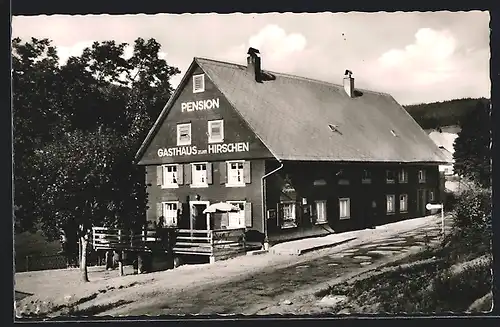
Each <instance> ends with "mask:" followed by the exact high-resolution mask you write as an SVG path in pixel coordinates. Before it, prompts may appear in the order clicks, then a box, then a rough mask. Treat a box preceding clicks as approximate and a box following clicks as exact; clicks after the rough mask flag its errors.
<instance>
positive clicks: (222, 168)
mask: <svg viewBox="0 0 500 327" xmlns="http://www.w3.org/2000/svg"><path fill="white" fill-rule="evenodd" d="M219 174H220V183H221V184H226V183H227V162H225V161H223V162H219Z"/></svg>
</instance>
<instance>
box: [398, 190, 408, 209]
mask: <svg viewBox="0 0 500 327" xmlns="http://www.w3.org/2000/svg"><path fill="white" fill-rule="evenodd" d="M399 211H400V212H407V211H408V195H407V194H401V195H400V196H399Z"/></svg>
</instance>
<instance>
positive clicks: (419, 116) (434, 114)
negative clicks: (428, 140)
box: [404, 98, 490, 129]
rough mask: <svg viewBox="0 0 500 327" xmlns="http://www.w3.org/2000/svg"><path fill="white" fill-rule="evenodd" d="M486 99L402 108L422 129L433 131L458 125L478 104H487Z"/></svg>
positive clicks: (469, 99)
mask: <svg viewBox="0 0 500 327" xmlns="http://www.w3.org/2000/svg"><path fill="white" fill-rule="evenodd" d="M489 101H490V100H488V99H485V98H479V99H471V98H465V99H455V100H449V101H442V102H433V103H423V104H415V105H408V106H404V107H405V109H406V110H407V111H408V113H410V115H411V116H412V117H413V119H415V120H416V121H417V122H418V123H419V124H420V126H421V127H422V128H424V129H433V128H438V127H444V126H455V125H460V121H461V119H462V118H463V117H464V116H465V115H467V113H469V112H471V111H472V110H473V109H474V108H475V107H476V105H477V104H478V103H479V102H484V103H488V104H489Z"/></svg>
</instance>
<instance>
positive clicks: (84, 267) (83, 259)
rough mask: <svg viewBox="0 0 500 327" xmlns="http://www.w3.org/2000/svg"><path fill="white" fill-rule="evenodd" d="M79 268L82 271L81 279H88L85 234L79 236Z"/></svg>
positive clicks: (85, 280)
mask: <svg viewBox="0 0 500 327" xmlns="http://www.w3.org/2000/svg"><path fill="white" fill-rule="evenodd" d="M80 244H81V246H80V247H79V248H80V253H81V256H80V270H81V271H82V281H84V282H88V281H89V274H88V270H87V237H86V235H84V236H82V237H80Z"/></svg>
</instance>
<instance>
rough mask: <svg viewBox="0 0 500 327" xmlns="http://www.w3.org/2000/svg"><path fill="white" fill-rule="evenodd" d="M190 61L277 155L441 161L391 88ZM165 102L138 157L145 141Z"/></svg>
mask: <svg viewBox="0 0 500 327" xmlns="http://www.w3.org/2000/svg"><path fill="white" fill-rule="evenodd" d="M194 62H196V63H197V64H198V65H199V66H200V67H201V68H202V69H203V70H204V71H205V73H206V75H207V76H208V77H209V78H210V80H211V81H212V82H213V83H214V84H215V86H217V87H218V88H219V90H220V91H221V92H222V93H223V94H224V96H225V97H226V98H227V100H228V101H229V102H230V103H231V105H232V106H233V107H234V109H235V110H237V112H239V114H240V115H241V116H242V118H243V119H244V120H246V122H247V123H248V125H249V126H250V128H251V129H252V130H253V132H254V133H255V134H256V135H257V136H258V137H259V138H260V139H261V140H262V142H263V143H264V144H265V145H266V146H267V147H268V149H269V150H270V151H271V153H272V154H273V155H274V156H275V157H276V158H277V159H279V160H303V161H309V160H311V161H372V162H434V163H441V162H444V161H446V159H445V158H443V156H442V154H441V151H440V149H439V148H438V147H437V146H436V145H435V144H434V142H433V141H432V140H431V139H430V138H429V137H428V135H427V134H426V133H425V132H424V130H423V129H422V128H421V127H420V126H419V125H418V124H417V123H416V122H415V120H413V118H412V117H411V116H410V115H409V114H408V113H407V112H406V110H405V109H404V108H403V107H402V106H401V105H399V104H398V103H397V102H396V101H395V100H394V98H393V97H392V96H390V95H389V94H385V93H379V92H373V91H368V90H360V89H357V91H358V92H357V93H358V95H357V96H355V97H354V98H350V97H349V96H348V95H347V94H346V93H345V91H344V88H343V86H342V85H336V84H331V83H327V82H322V81H318V80H313V79H308V78H303V77H298V76H292V75H287V74H281V73H274V72H272V73H271V72H267V73H268V74H267V75H269V73H271V75H273V80H270V81H266V82H263V83H257V82H256V81H255V79H254V77H253V74H252V73H249V72H247V69H246V66H243V65H238V64H232V63H227V62H220V61H215V60H209V59H203V58H195V59H194ZM192 66H193V65H192ZM192 66H191V67H190V69H191V68H192ZM186 74H189V70H188V72H187V73H186ZM274 77H275V78H274ZM182 84H183V83H182V82H181V84H180V85H179V88H182V87H183V85H182ZM174 96H175V95H174ZM172 100H174V99H172ZM168 107H169V105H168V104H167V106H166V107H165V109H164V111H163V112H162V114H161V115H160V117H159V119H158V120H157V123H156V124H155V125H156V127H153V129H152V130H151V131H150V134H148V137H147V138H146V140H145V142H144V143H143V145H142V146H141V149H140V150H139V152H138V156H139V155H140V154H141V151H143V150H145V149H143V148H145V147H146V146H148V145H149V141H150V139H152V137H153V136H154V133H155V132H154V130H155V128H157V127H158V126H157V125H159V124H161V122H162V120H163V119H164V117H165V116H166V113H167V112H168V109H169V108H168Z"/></svg>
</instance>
